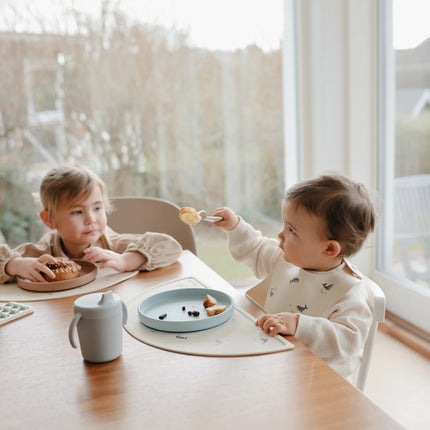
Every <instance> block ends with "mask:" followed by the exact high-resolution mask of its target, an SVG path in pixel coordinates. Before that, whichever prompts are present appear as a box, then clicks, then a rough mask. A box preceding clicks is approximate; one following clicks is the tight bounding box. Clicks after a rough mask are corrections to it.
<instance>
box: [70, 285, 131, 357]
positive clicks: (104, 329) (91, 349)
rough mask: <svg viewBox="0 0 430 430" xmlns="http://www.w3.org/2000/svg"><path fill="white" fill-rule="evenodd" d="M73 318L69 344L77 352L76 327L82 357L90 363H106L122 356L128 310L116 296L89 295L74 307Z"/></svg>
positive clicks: (75, 303)
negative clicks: (123, 334) (123, 329)
mask: <svg viewBox="0 0 430 430" xmlns="http://www.w3.org/2000/svg"><path fill="white" fill-rule="evenodd" d="M73 310H74V317H73V319H72V322H71V323H70V327H69V341H70V344H71V345H72V346H73V347H74V348H77V344H76V341H75V338H74V329H75V327H77V330H78V337H79V344H80V346H81V353H82V357H83V358H84V359H85V360H86V361H89V362H91V363H105V362H107V361H111V360H114V359H115V358H117V357H119V356H120V355H121V353H122V326H123V324H126V323H127V308H126V307H125V304H124V302H123V301H122V300H121V299H120V298H119V296H117V295H116V294H113V293H112V291H107V292H105V293H95V294H87V295H85V296H82V297H79V298H78V299H76V300H75V302H74V303H73Z"/></svg>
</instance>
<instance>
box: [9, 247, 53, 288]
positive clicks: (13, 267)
mask: <svg viewBox="0 0 430 430" xmlns="http://www.w3.org/2000/svg"><path fill="white" fill-rule="evenodd" d="M55 262H56V260H55V258H54V257H53V256H52V255H49V254H43V255H42V256H41V257H39V258H32V257H26V258H22V257H17V258H14V259H13V260H10V261H9V263H7V264H6V267H5V271H6V273H7V274H8V275H10V276H19V277H21V278H24V279H28V280H29V281H32V282H46V279H47V278H51V279H54V278H55V275H54V273H52V271H51V270H49V269H48V266H47V265H46V263H55ZM42 273H44V274H45V275H46V278H45V277H43V275H42Z"/></svg>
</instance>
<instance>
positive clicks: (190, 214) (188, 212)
mask: <svg viewBox="0 0 430 430" xmlns="http://www.w3.org/2000/svg"><path fill="white" fill-rule="evenodd" d="M179 218H180V220H181V221H182V222H184V223H185V224H190V225H196V224H198V223H199V222H200V221H201V219H202V218H201V216H200V215H199V213H198V212H197V211H196V210H195V209H194V208H191V207H188V206H185V207H183V208H181V210H180V211H179Z"/></svg>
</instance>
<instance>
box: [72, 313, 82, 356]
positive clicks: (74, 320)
mask: <svg viewBox="0 0 430 430" xmlns="http://www.w3.org/2000/svg"><path fill="white" fill-rule="evenodd" d="M81 316H82V315H81V314H80V313H79V312H78V313H76V314H75V316H74V317H73V319H72V322H71V323H70V327H69V342H70V345H72V346H73V348H77V347H78V345H77V343H76V341H75V337H74V336H73V334H74V330H75V327H76V324H78V321H79V320H80V318H81Z"/></svg>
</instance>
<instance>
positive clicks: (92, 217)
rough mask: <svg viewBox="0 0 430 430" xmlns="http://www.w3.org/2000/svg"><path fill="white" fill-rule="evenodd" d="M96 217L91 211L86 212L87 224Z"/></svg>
mask: <svg viewBox="0 0 430 430" xmlns="http://www.w3.org/2000/svg"><path fill="white" fill-rule="evenodd" d="M95 219H96V217H95V216H94V214H92V213H91V212H89V213H87V217H86V221H87V223H88V224H90V223H92V222H94V221H95Z"/></svg>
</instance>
